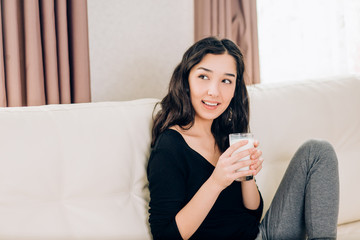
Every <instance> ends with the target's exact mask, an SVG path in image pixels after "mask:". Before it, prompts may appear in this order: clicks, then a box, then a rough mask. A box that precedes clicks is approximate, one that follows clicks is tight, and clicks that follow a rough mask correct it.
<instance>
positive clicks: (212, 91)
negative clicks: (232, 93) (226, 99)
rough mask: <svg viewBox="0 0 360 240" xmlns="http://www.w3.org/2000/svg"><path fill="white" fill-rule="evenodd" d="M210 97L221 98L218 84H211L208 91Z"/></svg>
mask: <svg viewBox="0 0 360 240" xmlns="http://www.w3.org/2000/svg"><path fill="white" fill-rule="evenodd" d="M208 95H209V96H212V97H217V96H219V86H218V84H216V83H213V84H210V86H209V89H208Z"/></svg>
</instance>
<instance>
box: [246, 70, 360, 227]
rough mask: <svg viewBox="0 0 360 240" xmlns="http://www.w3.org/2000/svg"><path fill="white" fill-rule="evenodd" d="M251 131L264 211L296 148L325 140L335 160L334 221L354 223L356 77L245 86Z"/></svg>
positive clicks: (359, 215)
mask: <svg viewBox="0 0 360 240" xmlns="http://www.w3.org/2000/svg"><path fill="white" fill-rule="evenodd" d="M248 90H249V95H250V102H251V113H250V115H251V119H250V125H251V130H252V132H253V133H254V135H255V137H256V138H257V139H259V141H260V147H259V148H260V149H261V150H262V151H263V156H264V159H265V161H264V164H263V170H261V172H260V174H259V176H258V177H257V183H258V185H259V188H260V191H261V192H262V194H263V197H264V202H265V203H264V205H265V209H266V208H267V207H268V206H269V205H270V203H271V199H272V197H273V195H274V194H275V191H276V189H277V187H278V185H279V183H280V181H281V178H282V176H283V173H284V172H285V169H286V167H287V165H288V163H289V160H290V159H291V157H292V156H293V155H294V153H295V151H296V150H297V148H298V147H299V146H300V145H301V144H302V143H303V142H305V141H306V140H308V139H311V138H315V139H323V140H327V141H328V142H330V143H331V144H332V145H333V147H334V148H335V151H336V153H337V156H338V160H339V175H340V212H339V221H338V223H339V224H341V223H346V222H351V221H358V220H360V204H359V203H360V192H359V191H358V190H357V183H359V182H360V174H359V171H360V77H356V76H349V77H339V78H336V79H335V78H334V79H323V80H316V81H315V80H314V81H311V80H309V81H303V82H298V83H279V84H259V85H254V86H250V87H249V88H248Z"/></svg>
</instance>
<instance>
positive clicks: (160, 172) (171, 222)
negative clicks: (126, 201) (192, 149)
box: [147, 148, 185, 240]
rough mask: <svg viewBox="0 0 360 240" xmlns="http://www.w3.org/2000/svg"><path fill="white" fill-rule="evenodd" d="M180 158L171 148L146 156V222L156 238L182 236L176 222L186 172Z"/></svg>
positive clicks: (157, 150) (180, 206)
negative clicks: (148, 192)
mask: <svg viewBox="0 0 360 240" xmlns="http://www.w3.org/2000/svg"><path fill="white" fill-rule="evenodd" d="M180 158H181V157H180V156H179V154H176V153H174V151H172V149H171V148H157V149H156V150H153V152H152V153H151V156H150V159H149V163H148V169H147V173H148V180H149V190H150V204H149V206H150V209H149V213H150V217H149V223H150V228H151V233H152V235H153V239H155V240H160V239H174V240H176V239H182V238H181V235H180V232H179V230H178V228H177V225H176V222H175V216H176V214H177V213H178V212H179V211H180V210H181V209H182V208H183V207H184V205H185V204H184V202H185V171H184V164H183V163H182V161H181V159H180Z"/></svg>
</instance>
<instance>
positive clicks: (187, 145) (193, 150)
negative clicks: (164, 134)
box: [165, 128, 215, 168]
mask: <svg viewBox="0 0 360 240" xmlns="http://www.w3.org/2000/svg"><path fill="white" fill-rule="evenodd" d="M167 130H169V131H171V132H175V133H176V134H177V135H178V136H180V138H181V139H182V141H183V143H184V144H185V146H186V147H187V148H188V149H189V150H190V151H192V152H194V153H195V154H196V155H198V156H199V157H200V158H201V159H202V160H204V161H205V162H207V164H208V165H209V166H211V167H212V168H215V166H214V165H213V164H212V163H210V162H209V161H208V160H207V159H206V158H205V157H204V156H203V155H201V154H200V153H199V152H197V151H196V150H195V149H193V148H191V147H190V146H189V144H187V142H186V141H185V138H184V137H183V135H181V133H179V132H178V131H176V130H174V129H171V128H168V129H167ZM165 131H166V130H165Z"/></svg>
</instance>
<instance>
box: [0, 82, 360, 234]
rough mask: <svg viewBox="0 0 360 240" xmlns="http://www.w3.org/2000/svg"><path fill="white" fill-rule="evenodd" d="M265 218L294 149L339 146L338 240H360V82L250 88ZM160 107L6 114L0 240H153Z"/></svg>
mask: <svg viewBox="0 0 360 240" xmlns="http://www.w3.org/2000/svg"><path fill="white" fill-rule="evenodd" d="M248 89H249V94H250V101H251V129H252V132H253V133H254V134H255V136H256V138H257V139H259V140H260V144H261V146H260V148H261V149H262V150H263V156H264V158H265V162H264V165H263V170H262V171H261V173H260V174H259V175H258V177H257V182H258V185H259V188H260V190H261V192H262V194H263V197H264V202H265V209H266V208H267V207H268V206H269V204H270V202H271V198H272V196H273V195H274V192H275V190H276V188H277V185H278V184H279V182H280V180H281V177H282V175H283V172H284V170H285V168H286V166H287V164H288V162H289V160H290V158H291V156H292V155H293V154H294V152H295V150H296V149H297V148H298V147H299V146H300V145H301V144H302V142H304V141H306V140H307V139H310V138H321V139H325V140H327V141H329V142H330V143H332V144H333V146H334V148H335V150H336V152H337V155H338V159H339V167H340V193H341V196H340V214H339V227H338V239H340V240H351V239H360V193H359V190H358V187H357V185H358V183H359V182H360V173H359V170H360V78H359V77H356V76H349V77H342V78H340V77H339V78H336V79H327V80H321V81H311V80H309V81H304V82H298V83H282V84H270V85H265V84H260V85H255V86H250V87H249V88H248ZM157 101H158V100H157V99H139V100H135V101H128V102H103V103H88V104H72V105H47V106H39V107H22V108H0V239H6V240H13V239H14V240H15V239H16V240H29V239H34V240H35V239H36V240H45V239H46V240H57V239H61V240H66V239H86V240H107V239H109V240H110V239H111V240H115V239H116V240H120V239H124V240H131V239H139V240H144V239H151V235H150V232H149V226H148V224H147V218H148V215H147V210H148V209H147V203H148V200H149V193H148V189H147V180H146V164H147V158H148V156H149V150H150V149H149V144H150V127H151V118H152V112H153V108H154V104H155V103H156V102H157Z"/></svg>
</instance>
